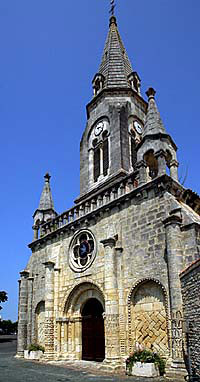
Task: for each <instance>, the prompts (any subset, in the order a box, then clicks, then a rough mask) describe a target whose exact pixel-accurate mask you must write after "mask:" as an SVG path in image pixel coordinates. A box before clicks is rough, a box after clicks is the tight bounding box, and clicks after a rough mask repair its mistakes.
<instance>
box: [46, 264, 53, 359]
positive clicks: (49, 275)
mask: <svg viewBox="0 0 200 382" xmlns="http://www.w3.org/2000/svg"><path fill="white" fill-rule="evenodd" d="M44 265H45V269H46V274H45V358H47V359H53V358H54V266H55V264H54V263H53V262H51V261H48V262H46V263H44Z"/></svg>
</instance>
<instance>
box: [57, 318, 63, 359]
mask: <svg viewBox="0 0 200 382" xmlns="http://www.w3.org/2000/svg"><path fill="white" fill-rule="evenodd" d="M61 334H62V321H61V320H59V319H58V320H57V356H58V358H59V356H60V352H61Z"/></svg>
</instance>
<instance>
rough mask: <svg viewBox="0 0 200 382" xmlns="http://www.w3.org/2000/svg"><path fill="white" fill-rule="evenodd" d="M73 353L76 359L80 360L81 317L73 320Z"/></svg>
mask: <svg viewBox="0 0 200 382" xmlns="http://www.w3.org/2000/svg"><path fill="white" fill-rule="evenodd" d="M75 352H76V359H82V317H76V318H75Z"/></svg>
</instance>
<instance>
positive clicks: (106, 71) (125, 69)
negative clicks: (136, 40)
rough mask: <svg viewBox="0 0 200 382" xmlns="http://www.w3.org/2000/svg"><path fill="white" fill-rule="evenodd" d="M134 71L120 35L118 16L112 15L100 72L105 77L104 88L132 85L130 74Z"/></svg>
mask: <svg viewBox="0 0 200 382" xmlns="http://www.w3.org/2000/svg"><path fill="white" fill-rule="evenodd" d="M132 72H133V69H132V66H131V63H130V61H129V58H128V55H127V53H126V50H125V47H124V45H123V42H122V39H121V37H120V34H119V31H118V28H117V22H116V17H115V16H111V18H110V28H109V32H108V36H107V39H106V43H105V47H104V52H103V57H102V61H101V65H100V67H99V73H100V74H102V75H103V76H104V78H105V83H104V88H113V87H125V88H127V87H130V84H129V81H128V78H127V77H128V75H129V74H131V73H132Z"/></svg>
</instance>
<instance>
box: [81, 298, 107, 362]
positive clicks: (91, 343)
mask: <svg viewBox="0 0 200 382" xmlns="http://www.w3.org/2000/svg"><path fill="white" fill-rule="evenodd" d="M102 314H103V307H102V305H101V303H100V302H99V301H98V300H96V299H95V298H91V299H90V300H88V301H87V302H86V304H85V305H84V307H83V310H82V359H83V360H87V361H98V362H101V361H103V360H104V358H105V337H104V320H103V316H102Z"/></svg>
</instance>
